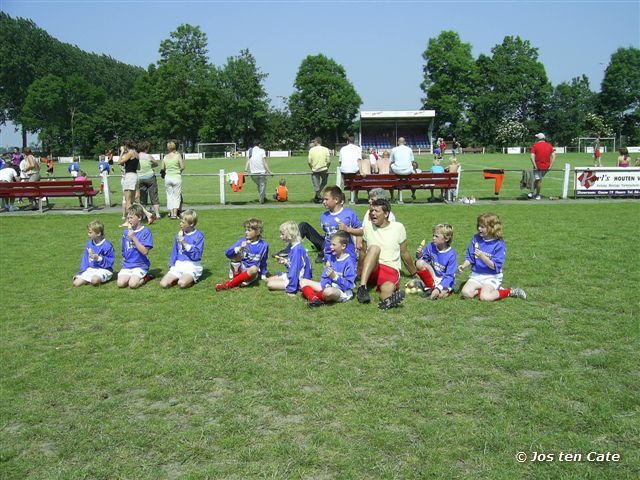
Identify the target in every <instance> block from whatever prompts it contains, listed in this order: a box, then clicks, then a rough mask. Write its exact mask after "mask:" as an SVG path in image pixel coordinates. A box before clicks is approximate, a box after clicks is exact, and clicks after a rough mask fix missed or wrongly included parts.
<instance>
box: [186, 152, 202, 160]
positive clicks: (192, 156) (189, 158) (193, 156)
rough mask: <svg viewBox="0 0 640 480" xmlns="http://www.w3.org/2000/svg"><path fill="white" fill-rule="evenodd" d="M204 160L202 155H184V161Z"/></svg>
mask: <svg viewBox="0 0 640 480" xmlns="http://www.w3.org/2000/svg"><path fill="white" fill-rule="evenodd" d="M203 158H204V153H185V154H184V159H185V160H202V159H203Z"/></svg>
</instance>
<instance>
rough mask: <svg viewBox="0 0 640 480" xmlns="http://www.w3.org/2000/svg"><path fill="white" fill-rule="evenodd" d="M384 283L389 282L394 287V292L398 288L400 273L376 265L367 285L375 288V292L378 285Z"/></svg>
mask: <svg viewBox="0 0 640 480" xmlns="http://www.w3.org/2000/svg"><path fill="white" fill-rule="evenodd" d="M385 282H391V283H393V284H394V285H395V287H396V290H398V288H399V287H400V272H399V271H398V270H396V269H395V268H391V267H389V266H388V265H378V267H377V268H376V269H375V270H374V271H373V272H371V275H370V276H369V281H368V282H367V285H369V286H370V287H373V286H374V285H375V286H376V290H380V285H382V284H383V283H385Z"/></svg>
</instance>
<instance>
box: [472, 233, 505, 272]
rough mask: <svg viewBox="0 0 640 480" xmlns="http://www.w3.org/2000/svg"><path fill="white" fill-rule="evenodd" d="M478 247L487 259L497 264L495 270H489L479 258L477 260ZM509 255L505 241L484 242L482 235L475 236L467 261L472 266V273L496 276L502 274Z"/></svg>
mask: <svg viewBox="0 0 640 480" xmlns="http://www.w3.org/2000/svg"><path fill="white" fill-rule="evenodd" d="M476 245H477V246H478V248H479V249H480V251H481V252H484V253H485V254H486V255H487V257H489V258H490V259H491V261H492V262H493V263H494V264H495V268H493V269H492V268H489V267H488V266H487V264H486V263H484V262H483V261H482V260H480V259H479V258H476V256H475V254H474V253H473V252H474V251H475V248H476ZM506 255H507V249H506V248H505V246H504V240H497V239H494V240H484V239H483V238H482V237H481V236H480V235H478V234H475V235H474V236H473V237H472V238H471V243H470V244H469V246H468V247H467V253H466V255H465V257H464V258H465V259H466V260H467V261H468V262H469V263H470V264H471V271H472V272H473V273H477V274H480V275H495V274H497V273H502V264H503V263H504V259H505V257H506Z"/></svg>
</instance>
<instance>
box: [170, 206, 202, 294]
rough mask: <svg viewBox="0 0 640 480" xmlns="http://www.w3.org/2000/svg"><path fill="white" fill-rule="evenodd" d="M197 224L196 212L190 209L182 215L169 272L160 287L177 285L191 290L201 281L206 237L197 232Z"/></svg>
mask: <svg viewBox="0 0 640 480" xmlns="http://www.w3.org/2000/svg"><path fill="white" fill-rule="evenodd" d="M197 224H198V214H197V213H196V212H195V210H191V209H188V210H185V211H184V212H182V215H180V230H179V231H178V233H177V234H176V237H175V242H174V243H173V249H172V250H171V259H170V260H169V271H168V272H167V273H166V275H165V276H164V277H162V280H160V287H162V288H170V287H173V286H174V285H175V284H176V283H177V284H178V286H179V287H180V288H189V287H192V286H193V284H194V283H197V281H198V280H199V279H200V276H201V275H202V264H201V262H200V261H201V260H202V250H203V249H204V235H203V233H202V232H201V231H199V230H196V225H197Z"/></svg>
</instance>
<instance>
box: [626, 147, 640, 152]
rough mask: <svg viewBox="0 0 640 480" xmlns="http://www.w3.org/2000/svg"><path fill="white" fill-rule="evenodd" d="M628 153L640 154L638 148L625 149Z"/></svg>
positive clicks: (639, 148)
mask: <svg viewBox="0 0 640 480" xmlns="http://www.w3.org/2000/svg"><path fill="white" fill-rule="evenodd" d="M627 150H629V153H640V147H627Z"/></svg>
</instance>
